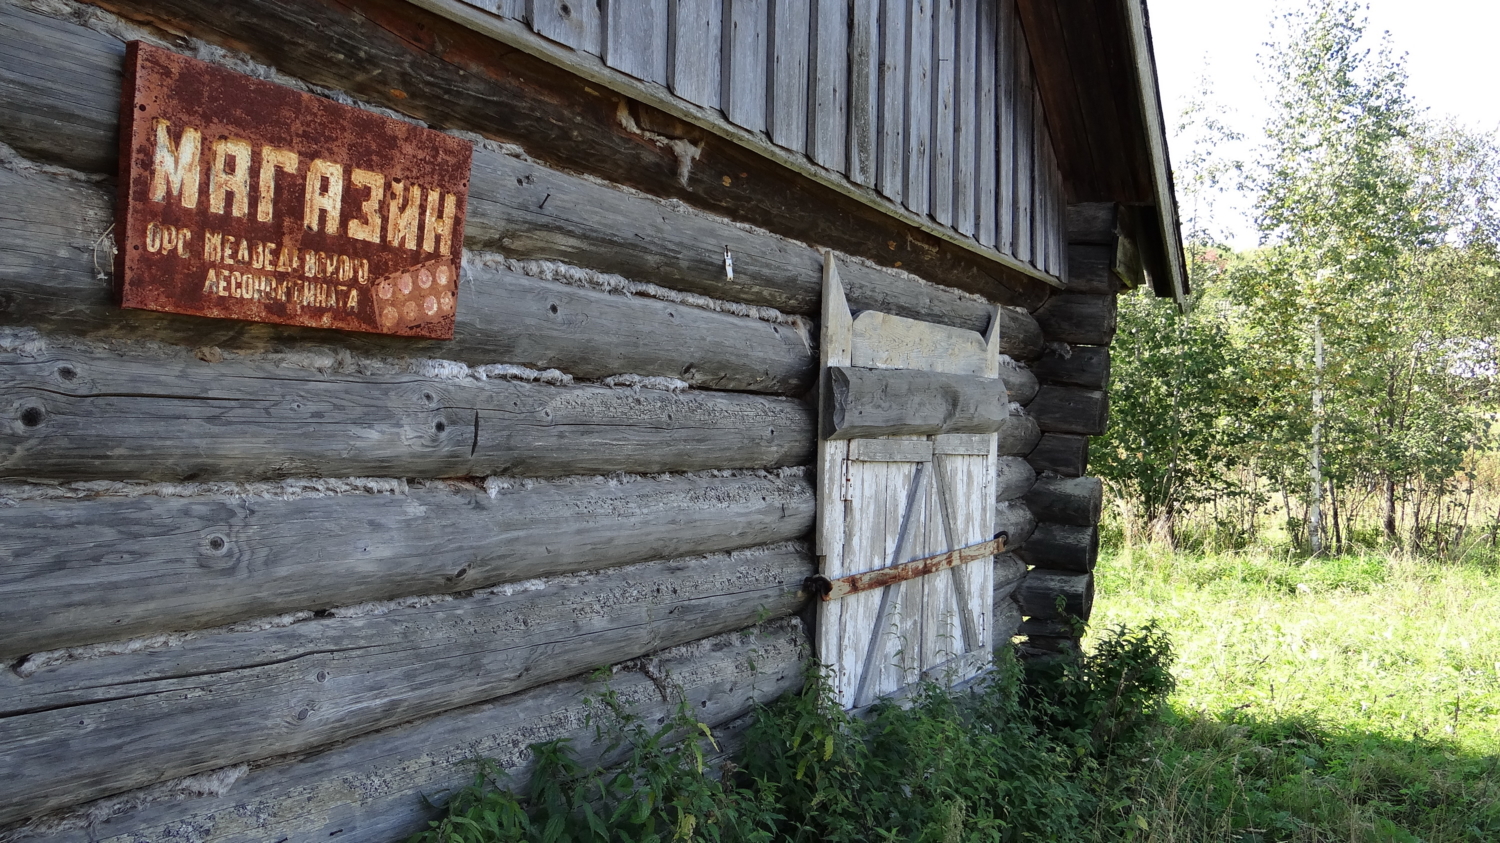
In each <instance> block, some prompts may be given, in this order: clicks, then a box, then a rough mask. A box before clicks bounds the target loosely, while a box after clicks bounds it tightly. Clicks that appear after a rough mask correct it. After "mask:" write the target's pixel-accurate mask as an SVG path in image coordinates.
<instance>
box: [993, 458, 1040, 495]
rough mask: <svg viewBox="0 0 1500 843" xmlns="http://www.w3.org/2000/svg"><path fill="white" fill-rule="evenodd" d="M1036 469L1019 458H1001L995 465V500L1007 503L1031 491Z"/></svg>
mask: <svg viewBox="0 0 1500 843" xmlns="http://www.w3.org/2000/svg"><path fill="white" fill-rule="evenodd" d="M1035 482H1036V469H1034V468H1032V467H1031V464H1030V463H1028V462H1026V460H1025V459H1023V458H1021V457H1001V458H1000V459H999V460H998V461H997V462H996V463H995V500H997V501H1009V500H1015V499H1016V498H1019V497H1021V496H1022V495H1024V494H1026V493H1027V492H1028V491H1030V490H1031V486H1032V484H1033V483H1035Z"/></svg>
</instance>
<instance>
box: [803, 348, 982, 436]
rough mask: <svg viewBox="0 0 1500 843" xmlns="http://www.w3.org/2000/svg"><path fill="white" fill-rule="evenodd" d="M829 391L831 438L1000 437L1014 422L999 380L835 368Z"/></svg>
mask: <svg viewBox="0 0 1500 843" xmlns="http://www.w3.org/2000/svg"><path fill="white" fill-rule="evenodd" d="M824 388H825V390H826V394H825V396H824V399H823V400H824V407H825V408H826V413H825V416H824V418H825V419H826V422H825V423H824V435H825V436H826V437H827V438H828V439H855V438H868V437H875V436H933V435H937V434H943V433H995V432H996V431H998V430H1000V429H1001V428H1002V427H1004V426H1005V424H1006V422H1007V420H1008V419H1009V418H1010V407H1009V401H1008V400H1007V398H1006V393H1005V382H1004V381H1002V380H1000V379H999V378H985V377H979V376H976V375H954V374H949V373H947V372H927V371H919V370H915V369H861V368H856V367H853V366H834V367H831V368H830V369H829V370H828V380H827V382H826V386H825V387H824Z"/></svg>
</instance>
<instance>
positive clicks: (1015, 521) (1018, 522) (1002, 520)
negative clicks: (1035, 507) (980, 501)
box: [995, 501, 1036, 552]
mask: <svg viewBox="0 0 1500 843" xmlns="http://www.w3.org/2000/svg"><path fill="white" fill-rule="evenodd" d="M1035 529H1036V517H1035V516H1033V515H1032V514H1031V510H1029V509H1027V508H1026V505H1025V504H1023V503H1021V502H1020V501H1001V502H999V503H997V504H995V532H997V533H998V532H1004V533H1005V534H1006V536H1007V538H1006V539H1005V549H1006V550H1007V551H1010V552H1014V551H1015V550H1016V549H1018V548H1021V547H1024V546H1025V545H1026V542H1027V540H1028V539H1030V538H1031V534H1032V531H1033V530H1035Z"/></svg>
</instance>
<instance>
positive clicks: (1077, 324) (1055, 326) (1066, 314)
mask: <svg viewBox="0 0 1500 843" xmlns="http://www.w3.org/2000/svg"><path fill="white" fill-rule="evenodd" d="M1035 315H1036V321H1037V324H1038V325H1041V326H1042V335H1043V336H1045V337H1046V338H1047V342H1065V343H1072V344H1074V345H1109V344H1110V343H1111V342H1113V341H1114V338H1115V323H1116V321H1117V319H1118V306H1117V304H1116V302H1115V297H1114V296H1111V295H1101V296H1089V295H1079V294H1074V293H1060V294H1058V295H1055V296H1053V297H1052V298H1050V299H1047V301H1046V303H1045V304H1043V305H1042V306H1041V307H1039V308H1037V311H1036V314H1035Z"/></svg>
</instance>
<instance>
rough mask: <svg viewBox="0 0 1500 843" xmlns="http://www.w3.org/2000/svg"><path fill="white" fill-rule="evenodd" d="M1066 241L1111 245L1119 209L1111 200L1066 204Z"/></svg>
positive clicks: (1116, 228) (1113, 241) (1114, 236)
mask: <svg viewBox="0 0 1500 843" xmlns="http://www.w3.org/2000/svg"><path fill="white" fill-rule="evenodd" d="M1067 225H1068V242H1069V243H1094V244H1100V245H1105V246H1113V245H1114V243H1115V238H1116V237H1117V236H1119V235H1118V231H1119V210H1118V206H1116V205H1115V203H1113V202H1075V203H1073V204H1071V205H1069V206H1068V212H1067Z"/></svg>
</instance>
